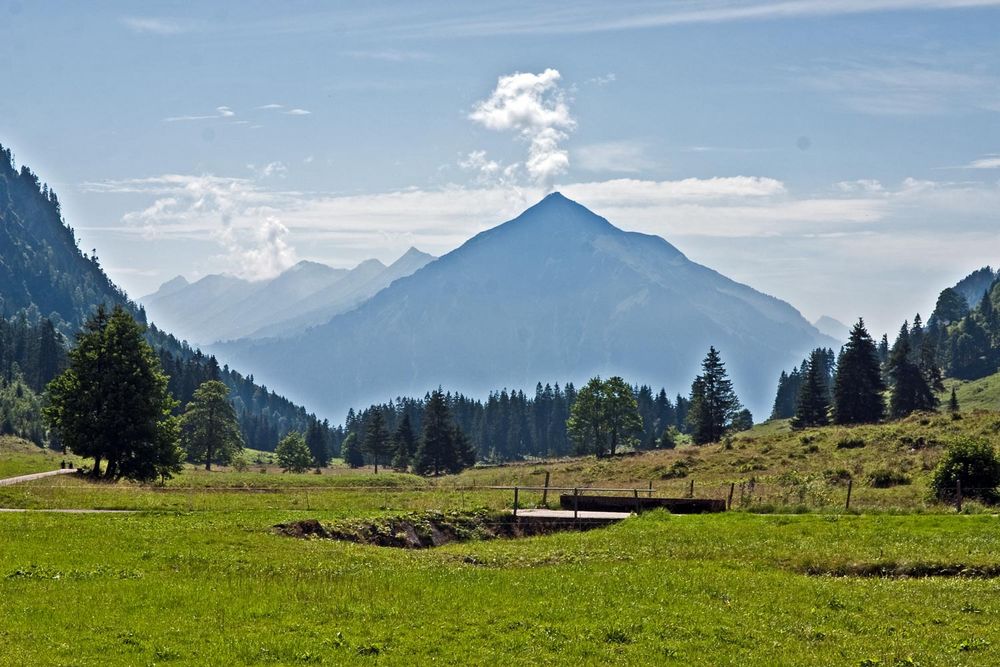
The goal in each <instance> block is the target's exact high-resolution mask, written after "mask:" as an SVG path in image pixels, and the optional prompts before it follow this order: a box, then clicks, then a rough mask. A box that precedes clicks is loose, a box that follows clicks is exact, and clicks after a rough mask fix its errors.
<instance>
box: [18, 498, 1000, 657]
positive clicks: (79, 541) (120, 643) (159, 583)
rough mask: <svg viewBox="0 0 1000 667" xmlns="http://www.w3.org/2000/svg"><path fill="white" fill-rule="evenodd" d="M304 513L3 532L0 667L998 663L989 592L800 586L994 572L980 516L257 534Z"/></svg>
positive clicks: (992, 528)
mask: <svg viewBox="0 0 1000 667" xmlns="http://www.w3.org/2000/svg"><path fill="white" fill-rule="evenodd" d="M302 516H306V515H305V514H303V513H300V512H246V513H236V514H234V513H216V512H204V513H193V514H187V513H157V514H135V515H38V514H35V515H23V514H22V515H7V516H0V543H2V544H4V545H5V546H4V549H3V550H0V619H2V621H3V622H2V624H0V662H2V663H3V664H9V665H36V664H37V665H41V664H62V665H109V664H116V665H117V664H122V665H126V664H178V665H180V664H317V663H324V664H345V663H357V664H375V663H382V664H425V663H431V662H435V663H438V664H456V665H467V664H499V663H507V664H515V665H521V664H525V665H526V664H629V665H635V664H678V665H683V664H712V665H802V664H848V665H894V664H922V665H943V664H954V665H959V664H965V665H992V664H996V663H997V661H998V660H1000V656H998V651H1000V596H998V592H1000V591H998V589H1000V584H998V581H997V580H995V579H962V578H946V577H929V578H919V579H909V578H870V577H869V578H862V577H835V576H815V575H809V574H804V572H807V571H810V570H812V571H838V568H844V567H846V566H848V565H851V564H858V563H868V564H882V565H891V566H893V567H896V566H897V565H898V564H899V563H909V564H916V565H919V564H926V563H932V564H954V565H966V566H969V565H977V564H978V565H987V564H995V563H996V556H995V554H996V552H997V549H998V548H1000V531H998V530H997V529H998V527H1000V526H998V524H997V519H996V518H995V517H991V516H973V517H967V516H926V515H925V516H919V515H910V516H864V517H857V516H849V517H823V516H816V515H807V516H795V517H787V516H755V515H749V514H743V513H733V514H728V515H715V516H704V517H690V516H689V517H674V516H669V515H664V514H648V515H644V516H642V517H640V518H636V519H630V520H628V521H627V522H625V523H623V524H620V525H618V526H614V527H611V528H607V529H600V530H596V531H592V532H588V533H579V534H577V533H562V534H557V535H551V536H546V537H539V538H530V539H523V540H500V541H494V542H481V543H475V542H473V543H465V544H453V545H449V546H446V547H441V548H439V549H432V550H425V551H403V550H395V549H385V548H379V547H368V546H358V545H353V544H344V543H338V542H332V541H324V540H297V539H294V538H288V537H280V536H277V535H273V534H271V533H270V532H269V531H268V528H269V526H271V525H272V524H274V523H276V522H279V521H285V520H288V519H291V518H296V517H302ZM309 516H314V514H309ZM909 661H912V662H909Z"/></svg>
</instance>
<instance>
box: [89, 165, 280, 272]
mask: <svg viewBox="0 0 1000 667" xmlns="http://www.w3.org/2000/svg"><path fill="white" fill-rule="evenodd" d="M83 188H84V190H86V191H89V192H102V193H109V194H129V195H145V196H147V197H150V198H152V199H153V201H152V202H151V203H150V204H149V205H148V206H146V207H145V208H143V209H140V210H137V211H133V212H130V213H127V214H126V215H124V216H123V217H122V222H124V223H125V224H126V226H127V227H126V228H127V229H133V230H135V231H136V232H137V233H140V234H142V235H143V236H145V237H146V238H150V239H155V238H186V239H191V240H204V239H205V238H206V236H207V237H209V238H211V239H213V240H214V241H215V242H216V243H219V244H220V245H221V246H222V247H223V248H224V249H225V251H226V255H224V256H223V257H221V258H220V262H221V263H222V264H224V265H225V267H226V268H227V269H228V270H229V271H231V272H232V273H235V274H237V275H240V276H242V277H245V278H249V279H258V278H267V277H271V276H273V275H276V274H277V273H279V272H280V271H281V270H283V269H285V268H288V267H289V266H291V265H292V264H294V262H295V250H294V248H292V247H291V246H290V245H289V244H288V243H287V241H286V240H285V237H286V236H287V234H288V230H287V228H286V227H285V226H284V225H283V224H282V223H281V222H280V220H279V219H278V217H277V216H278V215H279V213H280V212H281V210H282V209H288V208H290V207H291V205H292V202H293V201H294V199H295V198H296V197H297V196H299V195H298V193H292V192H289V193H282V192H275V191H266V190H263V189H261V188H259V187H258V186H257V185H256V184H255V183H254V182H253V181H251V180H249V179H243V178H228V177H218V176H212V175H202V176H191V175H183V174H167V175H164V176H157V177H151V178H141V179H128V180H120V181H103V182H98V183H85V184H84V186H83Z"/></svg>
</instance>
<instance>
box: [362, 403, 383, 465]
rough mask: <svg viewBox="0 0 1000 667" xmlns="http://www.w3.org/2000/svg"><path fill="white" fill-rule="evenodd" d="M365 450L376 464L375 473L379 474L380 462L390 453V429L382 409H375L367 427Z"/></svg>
mask: <svg viewBox="0 0 1000 667" xmlns="http://www.w3.org/2000/svg"><path fill="white" fill-rule="evenodd" d="M363 446H364V450H365V453H367V454H368V456H370V457H371V460H372V463H374V464H375V474H376V475H377V474H378V462H379V460H381V459H382V457H384V456H385V455H386V454H388V453H389V431H388V430H387V429H386V427H385V418H384V417H383V416H382V411H381V410H373V411H372V415H371V417H370V418H369V419H368V426H367V428H366V429H365V442H364V445H363Z"/></svg>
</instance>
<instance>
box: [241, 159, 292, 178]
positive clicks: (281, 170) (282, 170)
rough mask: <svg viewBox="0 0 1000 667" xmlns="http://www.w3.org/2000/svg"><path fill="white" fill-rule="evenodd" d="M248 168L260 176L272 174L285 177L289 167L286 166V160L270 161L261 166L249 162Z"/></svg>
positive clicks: (264, 176) (265, 176)
mask: <svg viewBox="0 0 1000 667" xmlns="http://www.w3.org/2000/svg"><path fill="white" fill-rule="evenodd" d="M247 169H249V170H250V171H252V172H253V173H254V174H256V175H257V176H258V178H270V177H271V176H282V177H283V176H285V175H286V174H287V173H288V167H286V166H285V163H284V162H268V163H267V164H265V165H261V166H257V165H255V164H248V165H247Z"/></svg>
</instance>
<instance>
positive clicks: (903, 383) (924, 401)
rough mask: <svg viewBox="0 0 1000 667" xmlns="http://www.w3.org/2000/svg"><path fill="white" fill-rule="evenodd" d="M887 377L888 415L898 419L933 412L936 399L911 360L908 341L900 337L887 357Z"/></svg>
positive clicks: (904, 337) (906, 337)
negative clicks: (890, 386)
mask: <svg viewBox="0 0 1000 667" xmlns="http://www.w3.org/2000/svg"><path fill="white" fill-rule="evenodd" d="M887 370H888V375H889V378H890V379H891V381H892V392H891V394H890V396H889V413H890V414H891V416H892V417H894V418H896V419H899V418H902V417H905V416H906V415H908V414H910V413H912V412H915V411H917V410H933V409H934V408H936V407H937V403H938V399H937V396H935V395H934V392H933V391H931V387H930V385H929V384H928V383H927V379H926V378H925V377H924V374H923V373H921V371H920V366H918V365H917V364H916V363H914V362H913V360H912V358H911V350H910V339H909V337H908V336H902V335H901V336H900V338H899V340H897V341H896V344H895V345H893V349H892V354H891V355H890V357H889V364H888V369H887Z"/></svg>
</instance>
